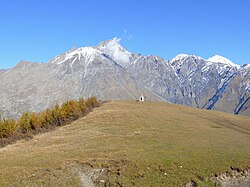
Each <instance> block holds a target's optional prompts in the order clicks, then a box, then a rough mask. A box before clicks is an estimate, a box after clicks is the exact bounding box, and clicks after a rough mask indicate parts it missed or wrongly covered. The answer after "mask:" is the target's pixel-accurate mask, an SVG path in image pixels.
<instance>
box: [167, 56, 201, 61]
mask: <svg viewBox="0 0 250 187" xmlns="http://www.w3.org/2000/svg"><path fill="white" fill-rule="evenodd" d="M187 58H194V59H197V60H204V59H203V58H201V57H199V56H196V55H188V54H179V55H177V56H176V57H174V58H173V59H172V60H171V62H174V61H184V60H185V59H187Z"/></svg>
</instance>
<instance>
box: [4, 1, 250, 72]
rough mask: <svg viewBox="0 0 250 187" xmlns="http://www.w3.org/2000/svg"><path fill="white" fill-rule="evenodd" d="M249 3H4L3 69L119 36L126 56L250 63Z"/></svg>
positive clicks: (45, 60) (42, 59)
mask: <svg viewBox="0 0 250 187" xmlns="http://www.w3.org/2000/svg"><path fill="white" fill-rule="evenodd" d="M249 10H250V1H249V0H126V1H125V0H106V1H101V0H99V1H97V0H91V1H90V0H89V1H84V0H68V1H65V0H0V68H7V67H11V66H14V65H16V64H17V63H18V62H19V61H20V60H28V61H33V62H47V61H48V60H50V59H51V58H53V57H55V56H56V55H58V54H60V53H63V52H65V51H67V50H69V49H70V48H72V47H82V46H93V45H97V44H98V43H99V42H101V41H103V40H107V39H111V38H114V37H120V38H121V39H122V40H121V44H122V45H123V46H124V47H125V48H127V49H128V50H130V51H132V52H135V53H141V54H143V55H150V54H152V55H159V56H161V57H163V58H165V59H171V58H173V57H174V56H176V55H177V54H179V53H187V54H195V55H198V56H201V57H203V58H206V59H207V58H209V57H211V56H213V55H215V54H219V55H222V56H225V57H227V58H229V59H230V60H232V61H233V62H235V63H237V64H244V63H250V11H249Z"/></svg>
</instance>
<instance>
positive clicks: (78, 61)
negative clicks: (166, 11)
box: [0, 38, 250, 117]
mask: <svg viewBox="0 0 250 187" xmlns="http://www.w3.org/2000/svg"><path fill="white" fill-rule="evenodd" d="M119 42H120V39H119V38H114V39H112V40H107V41H103V42H101V43H100V44H99V45H97V46H92V47H80V48H76V49H71V50H69V51H67V52H65V53H63V54H60V55H58V56H56V57H55V58H53V59H51V60H50V61H49V62H48V63H32V62H21V63H19V64H18V65H17V66H16V67H13V68H11V69H8V70H1V71H0V80H2V81H1V82H0V113H2V114H3V116H5V117H18V116H19V115H20V114H21V113H22V112H24V111H34V112H38V111H41V110H44V109H46V108H48V107H49V106H51V105H54V104H55V103H61V102H63V101H66V100H69V99H78V98H79V97H84V98H86V97H90V96H93V95H95V96H97V97H98V98H100V99H102V100H110V99H113V100H120V99H126V100H127V99H130V100H131V99H132V100H136V99H138V98H139V96H140V95H141V94H142V95H144V96H146V98H147V100H148V101H165V102H171V103H176V104H181V105H187V106H193V107H197V108H203V109H209V110H220V111H224V112H229V113H234V114H244V115H250V83H249V80H250V68H248V67H249V66H248V65H246V66H244V67H239V66H238V65H236V64H234V63H233V62H231V61H230V60H228V59H226V58H224V57H221V56H218V55H216V56H214V57H212V58H209V59H208V60H205V59H203V58H201V57H199V56H196V55H187V54H180V55H177V56H176V57H175V58H173V59H172V60H165V59H163V58H161V57H159V56H152V55H150V56H142V55H140V54H135V53H132V52H129V51H127V50H126V49H125V48H124V47H122V46H121V45H120V43H119Z"/></svg>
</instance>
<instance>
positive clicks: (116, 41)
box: [96, 38, 132, 66]
mask: <svg viewBox="0 0 250 187" xmlns="http://www.w3.org/2000/svg"><path fill="white" fill-rule="evenodd" d="M120 41H121V39H120V38H113V39H112V40H107V41H103V42H101V43H100V44H99V45H98V46H97V47H96V48H97V49H99V50H100V51H102V52H103V53H104V54H106V55H108V56H109V57H110V58H112V59H113V60H114V61H116V62H117V63H118V64H120V65H121V66H127V65H128V64H129V63H130V57H131V55H132V54H131V53H130V52H128V51H127V50H126V49H125V48H123V47H122V46H121V45H120Z"/></svg>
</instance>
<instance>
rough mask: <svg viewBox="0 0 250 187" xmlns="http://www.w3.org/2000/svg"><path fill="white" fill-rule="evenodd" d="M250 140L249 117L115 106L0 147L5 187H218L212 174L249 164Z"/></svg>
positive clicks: (151, 105) (0, 178) (155, 105)
mask: <svg viewBox="0 0 250 187" xmlns="http://www.w3.org/2000/svg"><path fill="white" fill-rule="evenodd" d="M249 138H250V118H249V117H244V116H236V115H231V114H228V113H223V112H216V111H208V110H200V109H195V108H191V107H185V106H180V105H174V104H168V103H162V102H145V103H138V102H133V101H119V102H118V101H117V102H108V103H105V104H104V105H103V106H102V107H99V108H96V109H94V111H93V112H91V113H90V114H89V115H87V116H85V117H83V118H81V119H79V120H77V121H75V122H73V123H72V124H70V125H67V126H63V127H59V128H58V129H56V130H54V131H52V132H48V133H44V134H40V135H36V136H35V137H34V138H33V139H31V140H21V141H19V142H17V143H16V144H13V145H9V146H7V147H5V148H2V149H0V162H1V173H0V186H10V185H13V186H26V185H27V186H34V185H38V186H84V185H90V186H91V185H93V183H94V184H95V185H97V186H104V185H110V186H133V185H134V186H180V185H184V184H186V183H188V182H189V181H192V182H193V183H196V184H198V185H203V186H209V185H210V186H212V182H211V181H209V180H208V178H209V177H211V176H214V175H215V174H219V173H222V172H226V171H227V172H231V169H232V168H236V169H237V170H245V169H247V168H249V167H250V157H249V155H250V141H249ZM230 168H231V169H230ZM92 180H94V181H92Z"/></svg>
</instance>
